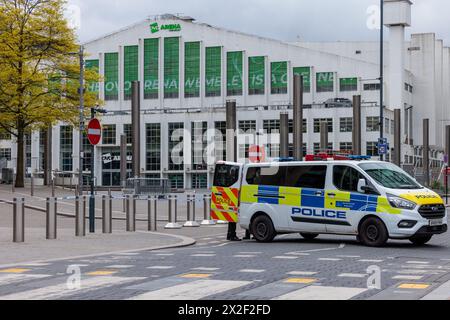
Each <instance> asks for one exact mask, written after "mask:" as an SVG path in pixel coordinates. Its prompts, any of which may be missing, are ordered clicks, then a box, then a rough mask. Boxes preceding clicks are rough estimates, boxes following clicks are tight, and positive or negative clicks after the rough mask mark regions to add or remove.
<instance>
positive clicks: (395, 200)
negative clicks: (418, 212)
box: [387, 194, 416, 210]
mask: <svg viewBox="0 0 450 320" xmlns="http://www.w3.org/2000/svg"><path fill="white" fill-rule="evenodd" d="M387 198H388V201H389V203H390V204H391V206H393V207H394V208H399V209H407V210H414V208H415V207H416V204H415V203H414V202H411V201H408V200H406V199H403V198H400V197H397V196H394V195H391V194H388V195H387Z"/></svg>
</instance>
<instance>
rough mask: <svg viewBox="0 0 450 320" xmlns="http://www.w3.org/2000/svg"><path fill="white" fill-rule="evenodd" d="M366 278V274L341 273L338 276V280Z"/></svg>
mask: <svg viewBox="0 0 450 320" xmlns="http://www.w3.org/2000/svg"><path fill="white" fill-rule="evenodd" d="M367 276H368V274H364V273H341V274H340V275H338V277H340V278H365V277H367Z"/></svg>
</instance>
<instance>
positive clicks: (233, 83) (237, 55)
mask: <svg viewBox="0 0 450 320" xmlns="http://www.w3.org/2000/svg"><path fill="white" fill-rule="evenodd" d="M243 56H244V54H243V52H242V51H234V52H228V53H227V96H241V95H242V87H243V79H244V78H243Z"/></svg>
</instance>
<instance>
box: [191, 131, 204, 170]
mask: <svg viewBox="0 0 450 320" xmlns="http://www.w3.org/2000/svg"><path fill="white" fill-rule="evenodd" d="M207 130H208V122H192V128H191V136H192V165H193V169H194V170H206V169H207V164H206V161H205V159H204V152H205V150H206V148H207V146H208V141H207V139H206V137H205V133H206V131H207Z"/></svg>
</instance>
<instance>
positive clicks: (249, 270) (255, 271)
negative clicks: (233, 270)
mask: <svg viewBox="0 0 450 320" xmlns="http://www.w3.org/2000/svg"><path fill="white" fill-rule="evenodd" d="M239 272H241V273H263V272H266V270H263V269H242V270H239Z"/></svg>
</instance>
